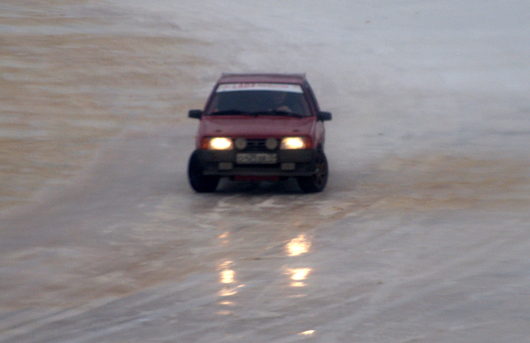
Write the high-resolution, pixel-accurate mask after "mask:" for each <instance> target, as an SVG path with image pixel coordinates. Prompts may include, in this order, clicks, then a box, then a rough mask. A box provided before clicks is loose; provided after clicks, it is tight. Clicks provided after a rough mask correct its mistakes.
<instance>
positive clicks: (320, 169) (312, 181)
mask: <svg viewBox="0 0 530 343" xmlns="http://www.w3.org/2000/svg"><path fill="white" fill-rule="evenodd" d="M315 165H316V172H315V174H314V175H311V176H301V177H298V178H297V181H298V186H299V187H300V189H302V191H304V192H305V193H318V192H322V190H324V188H326V184H327V183H328V175H329V168H328V160H327V158H326V154H324V152H323V151H318V153H317V156H316V158H315Z"/></svg>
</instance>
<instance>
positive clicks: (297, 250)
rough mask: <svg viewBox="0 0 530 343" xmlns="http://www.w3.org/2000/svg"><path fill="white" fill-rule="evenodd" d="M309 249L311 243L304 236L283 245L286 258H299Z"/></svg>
mask: <svg viewBox="0 0 530 343" xmlns="http://www.w3.org/2000/svg"><path fill="white" fill-rule="evenodd" d="M309 249H311V241H309V239H307V236H306V235H304V234H301V235H299V236H298V237H296V238H293V239H291V240H290V241H289V243H287V244H286V245H285V250H286V252H287V256H300V255H303V254H306V253H308V252H309Z"/></svg>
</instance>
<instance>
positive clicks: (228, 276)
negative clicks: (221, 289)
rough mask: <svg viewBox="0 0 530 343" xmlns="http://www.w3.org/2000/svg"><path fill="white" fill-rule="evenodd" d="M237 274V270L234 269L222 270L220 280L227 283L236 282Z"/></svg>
mask: <svg viewBox="0 0 530 343" xmlns="http://www.w3.org/2000/svg"><path fill="white" fill-rule="evenodd" d="M235 275H236V272H234V271H233V270H222V271H221V272H220V276H219V278H220V282H221V283H225V284H226V283H234V282H236V279H235Z"/></svg>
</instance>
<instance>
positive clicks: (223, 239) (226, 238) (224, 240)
mask: <svg viewBox="0 0 530 343" xmlns="http://www.w3.org/2000/svg"><path fill="white" fill-rule="evenodd" d="M217 238H219V240H220V241H221V244H222V245H227V244H228V243H229V242H230V240H229V238H230V232H228V231H227V232H223V233H222V234H220V235H219V236H217Z"/></svg>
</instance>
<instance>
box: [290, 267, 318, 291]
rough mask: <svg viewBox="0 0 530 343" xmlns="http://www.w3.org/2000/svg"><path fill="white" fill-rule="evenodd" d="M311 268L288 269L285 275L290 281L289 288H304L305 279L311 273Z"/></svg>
mask: <svg viewBox="0 0 530 343" xmlns="http://www.w3.org/2000/svg"><path fill="white" fill-rule="evenodd" d="M311 271H312V269H311V268H289V269H287V271H286V274H287V275H289V278H290V279H291V281H292V282H291V287H305V286H306V283H305V282H304V281H305V280H307V277H308V276H309V274H310V273H311Z"/></svg>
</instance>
